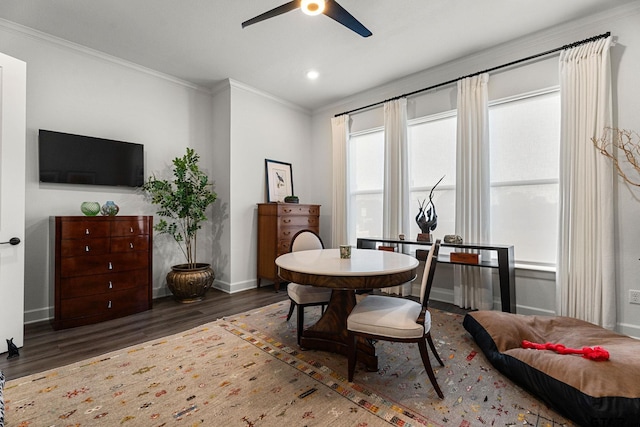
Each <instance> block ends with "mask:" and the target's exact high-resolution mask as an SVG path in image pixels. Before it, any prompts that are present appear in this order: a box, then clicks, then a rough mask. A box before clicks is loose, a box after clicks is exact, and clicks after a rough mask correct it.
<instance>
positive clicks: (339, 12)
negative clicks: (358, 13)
mask: <svg viewBox="0 0 640 427" xmlns="http://www.w3.org/2000/svg"><path fill="white" fill-rule="evenodd" d="M322 13H324V14H325V15H327V16H328V17H329V18H331V19H333V20H335V21H337V22H339V23H341V24H342V25H344V26H345V27H347V28H349V29H350V30H352V31H355V32H356V33H358V34H360V35H361V36H362V37H369V36H370V35H371V34H372V33H371V31H369V30H368V29H367V27H365V26H364V25H362V24H361V23H360V21H358V20H357V19H356V18H354V17H353V15H351V14H350V13H349V12H347V11H346V10H345V9H344V8H343V7H342V6H340V5H339V4H338V2H336V1H334V0H327V2H326V5H325V7H324V12H322Z"/></svg>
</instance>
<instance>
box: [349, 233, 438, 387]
mask: <svg viewBox="0 0 640 427" xmlns="http://www.w3.org/2000/svg"><path fill="white" fill-rule="evenodd" d="M439 251H440V240H436V241H435V243H434V244H433V245H431V248H430V249H429V253H428V255H427V258H426V261H425V265H424V273H423V274H422V281H421V285H420V302H419V303H418V302H416V301H413V300H410V299H405V298H398V297H392V296H382V295H368V296H367V297H365V298H364V299H363V300H362V301H360V302H359V303H357V304H356V306H355V307H354V308H353V310H352V311H351V313H350V314H349V317H348V318H347V333H348V338H347V346H348V347H347V348H348V379H349V381H350V382H351V381H353V373H354V371H355V367H356V358H357V351H356V350H357V341H358V337H362V338H365V339H369V340H378V341H395V342H406V343H417V344H418V348H419V349H420V357H421V358H422V363H423V364H424V368H425V370H426V371H427V375H428V376H429V379H430V380H431V384H432V385H433V388H434V389H435V391H436V393H437V394H438V396H439V397H440V398H441V399H443V398H444V394H443V393H442V390H440V386H438V382H437V381H436V377H435V375H434V373H433V369H432V368H431V362H430V361H429V353H428V351H427V343H429V347H431V351H432V352H433V354H434V356H435V357H436V359H437V360H438V363H440V365H441V366H444V363H442V359H440V356H439V355H438V352H437V350H436V347H435V345H434V344H433V339H432V338H431V314H430V313H429V310H428V309H427V304H428V302H429V294H430V293H431V285H432V282H433V276H434V275H435V272H436V264H437V262H438V261H437V260H438V252H439Z"/></svg>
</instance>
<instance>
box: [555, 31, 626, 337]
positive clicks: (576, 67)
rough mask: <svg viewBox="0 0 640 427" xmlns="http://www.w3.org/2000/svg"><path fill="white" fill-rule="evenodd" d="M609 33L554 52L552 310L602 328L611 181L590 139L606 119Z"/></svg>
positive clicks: (612, 290)
mask: <svg viewBox="0 0 640 427" xmlns="http://www.w3.org/2000/svg"><path fill="white" fill-rule="evenodd" d="M610 46H611V37H609V38H606V39H600V40H597V41H594V42H590V43H587V44H583V45H581V46H577V47H575V48H572V49H568V50H565V51H563V52H562V54H561V55H560V97H561V115H562V116H561V135H560V180H559V182H560V200H559V201H560V203H559V205H560V209H559V210H560V212H559V215H560V218H559V220H560V222H559V237H558V260H557V272H556V290H557V294H556V306H557V307H556V309H557V312H558V314H560V315H562V316H570V317H577V318H579V319H582V320H586V321H588V322H592V323H595V324H597V325H600V326H602V327H605V328H608V329H614V328H615V324H616V282H615V269H614V268H615V257H614V254H615V247H614V241H613V236H614V206H613V183H614V180H615V174H614V172H613V166H612V164H611V162H610V161H609V159H607V158H606V157H605V156H603V155H602V154H600V153H599V152H598V150H597V149H596V148H595V147H594V146H593V143H592V141H591V138H593V137H597V136H600V135H602V133H603V132H604V128H605V126H610V125H611V64H610V58H609V48H610Z"/></svg>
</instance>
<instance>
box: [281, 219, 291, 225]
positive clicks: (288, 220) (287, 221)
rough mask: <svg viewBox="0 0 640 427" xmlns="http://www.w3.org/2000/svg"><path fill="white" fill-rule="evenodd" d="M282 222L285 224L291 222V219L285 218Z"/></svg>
mask: <svg viewBox="0 0 640 427" xmlns="http://www.w3.org/2000/svg"><path fill="white" fill-rule="evenodd" d="M282 222H284V223H285V224H289V223H290V222H291V220H290V219H285V220H283V221H282Z"/></svg>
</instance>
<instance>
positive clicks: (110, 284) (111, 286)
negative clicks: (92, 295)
mask: <svg viewBox="0 0 640 427" xmlns="http://www.w3.org/2000/svg"><path fill="white" fill-rule="evenodd" d="M109 289H113V283H112V282H111V280H109Z"/></svg>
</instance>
